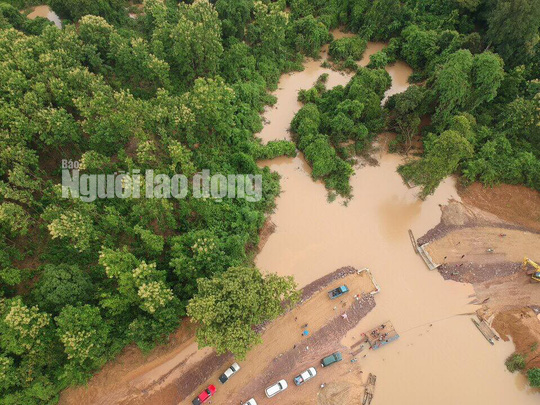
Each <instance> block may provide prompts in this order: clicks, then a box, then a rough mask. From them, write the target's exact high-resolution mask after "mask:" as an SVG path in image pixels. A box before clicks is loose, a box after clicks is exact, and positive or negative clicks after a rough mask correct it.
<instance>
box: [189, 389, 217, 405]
mask: <svg viewBox="0 0 540 405" xmlns="http://www.w3.org/2000/svg"><path fill="white" fill-rule="evenodd" d="M215 393H216V387H215V386H214V385H209V386H208V388H207V389H205V390H204V391H203V392H201V393H200V394H199V396H198V397H197V398H195V399H194V400H193V401H191V403H192V404H193V405H201V404H203V403H205V402H206V401H208V400H209V399H210V397H211V396H212V395H214V394H215Z"/></svg>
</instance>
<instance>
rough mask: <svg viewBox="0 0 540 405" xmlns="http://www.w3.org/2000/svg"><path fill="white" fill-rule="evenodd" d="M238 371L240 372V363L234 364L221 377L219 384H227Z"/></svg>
mask: <svg viewBox="0 0 540 405" xmlns="http://www.w3.org/2000/svg"><path fill="white" fill-rule="evenodd" d="M238 370H240V366H239V365H238V363H233V364H232V365H231V366H230V367H229V368H228V369H227V370H225V372H224V373H223V374H221V376H220V377H219V382H220V383H222V384H225V383H226V382H227V381H228V380H229V378H231V377H232V376H233V375H235V374H236V373H237V372H238Z"/></svg>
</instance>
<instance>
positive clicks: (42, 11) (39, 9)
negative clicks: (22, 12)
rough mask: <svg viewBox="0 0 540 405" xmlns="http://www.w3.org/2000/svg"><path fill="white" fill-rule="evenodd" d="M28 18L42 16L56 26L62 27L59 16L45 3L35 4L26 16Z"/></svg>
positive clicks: (32, 18)
mask: <svg viewBox="0 0 540 405" xmlns="http://www.w3.org/2000/svg"><path fill="white" fill-rule="evenodd" d="M27 17H28V18H29V19H31V20H34V19H35V18H36V17H43V18H46V19H47V20H49V21H52V22H53V23H54V25H56V26H57V27H58V28H62V21H61V20H60V17H58V15H57V14H56V13H55V12H54V11H52V10H51V8H50V7H49V6H47V5H41V6H36V7H34V8H33V9H32V12H31V13H30V14H28V16H27Z"/></svg>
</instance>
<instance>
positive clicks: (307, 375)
mask: <svg viewBox="0 0 540 405" xmlns="http://www.w3.org/2000/svg"><path fill="white" fill-rule="evenodd" d="M316 375H317V371H316V370H315V367H310V368H308V369H307V370H306V371H304V372H303V373H301V374H300V375H297V376H296V377H294V383H295V384H296V385H302V384H303V383H305V382H306V381H308V380H311V379H312V378H313V377H315V376H316Z"/></svg>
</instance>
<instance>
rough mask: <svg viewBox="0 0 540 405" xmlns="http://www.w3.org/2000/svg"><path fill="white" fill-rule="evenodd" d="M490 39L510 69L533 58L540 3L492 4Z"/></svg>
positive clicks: (503, 0)
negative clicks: (530, 57) (531, 56)
mask: <svg viewBox="0 0 540 405" xmlns="http://www.w3.org/2000/svg"><path fill="white" fill-rule="evenodd" d="M487 8H488V10H489V11H488V17H487V22H488V30H487V39H488V41H491V43H493V45H494V46H495V49H496V51H497V52H498V53H499V54H500V55H501V56H502V57H503V59H504V60H505V62H506V63H507V64H508V65H509V66H516V65H519V64H521V63H523V62H524V61H526V60H527V58H528V57H529V56H530V55H531V54H532V51H533V47H534V45H535V43H536V42H538V28H540V0H489V1H488V3H487Z"/></svg>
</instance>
